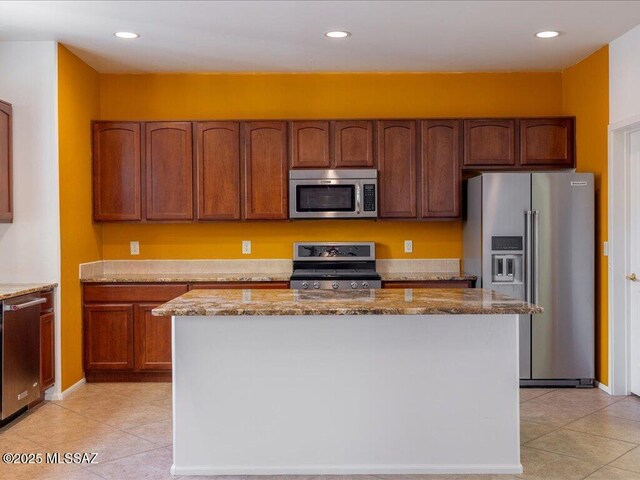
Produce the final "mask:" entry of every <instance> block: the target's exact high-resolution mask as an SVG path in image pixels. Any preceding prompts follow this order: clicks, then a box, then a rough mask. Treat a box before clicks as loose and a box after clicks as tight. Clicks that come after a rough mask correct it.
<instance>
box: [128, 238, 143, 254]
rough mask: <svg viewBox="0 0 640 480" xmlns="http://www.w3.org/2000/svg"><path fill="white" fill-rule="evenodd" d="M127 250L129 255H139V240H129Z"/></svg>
mask: <svg viewBox="0 0 640 480" xmlns="http://www.w3.org/2000/svg"><path fill="white" fill-rule="evenodd" d="M129 251H130V253H131V255H140V242H138V241H137V240H136V241H133V242H129Z"/></svg>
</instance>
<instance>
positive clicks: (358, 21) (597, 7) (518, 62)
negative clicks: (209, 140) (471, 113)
mask: <svg viewBox="0 0 640 480" xmlns="http://www.w3.org/2000/svg"><path fill="white" fill-rule="evenodd" d="M638 24H640V2H638V1H200V2H195V1H67V2H56V1H49V2H31V1H15V2H11V1H0V41H2V40H57V41H59V42H61V43H63V44H65V45H67V46H68V47H69V48H70V49H71V50H72V51H73V52H74V53H76V54H77V55H78V56H79V57H80V58H82V59H83V60H84V61H86V62H87V63H89V64H90V65H91V66H93V67H94V68H95V69H96V70H98V71H99V72H221V71H252V72H253V71H255V72H303V71H304V72H307V71H311V72H316V71H439V72H443V71H449V72H451V71H524V70H560V69H563V68H566V67H569V66H571V65H573V64H574V63H576V62H578V61H579V60H581V59H582V58H584V57H586V56H587V55H589V54H590V53H592V52H593V51H595V50H597V49H598V48H600V47H601V46H603V45H605V44H607V43H609V42H611V41H612V40H613V39H615V38H616V37H618V36H620V35H622V34H623V33H625V32H626V31H627V30H629V29H631V28H633V27H634V26H636V25H638ZM338 29H344V30H348V31H350V32H351V33H352V34H353V35H352V36H351V37H349V38H346V39H342V40H332V39H328V38H326V37H324V35H323V34H324V32H326V31H329V30H338ZM549 29H553V30H560V31H561V32H563V34H562V35H561V36H560V37H558V38H556V39H552V40H540V39H537V38H535V37H534V34H535V33H536V32H537V31H540V30H549ZM122 30H125V31H134V32H137V33H139V34H140V35H141V37H140V38H139V39H137V40H120V39H117V38H115V37H114V36H113V33H114V32H116V31H122Z"/></svg>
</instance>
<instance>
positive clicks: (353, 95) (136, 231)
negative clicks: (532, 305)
mask: <svg viewBox="0 0 640 480" xmlns="http://www.w3.org/2000/svg"><path fill="white" fill-rule="evenodd" d="M100 113H101V118H102V119H105V120H107V119H113V120H116V119H117V120H129V119H130V120H169V119H177V120H181V119H194V120H195V119H232V118H236V119H239V118H300V119H304V118H345V117H350V118H380V117H438V116H442V117H447V116H516V115H524V116H527V115H560V114H561V113H562V75H561V74H560V73H446V74H441V73H389V74H387V73H346V74H345V73H327V74H317V73H316V74H155V75H154V74H149V75H146V74H145V75H101V76H100ZM102 238H103V255H104V258H105V259H123V258H131V257H130V256H129V241H131V240H138V241H140V253H141V254H140V256H139V257H134V258H240V257H242V258H290V257H291V244H292V242H294V241H300V240H329V239H336V238H339V239H345V240H346V239H348V240H351V239H353V240H360V239H361V240H375V241H376V242H378V244H379V247H378V248H379V249H378V255H379V257H380V258H410V257H415V258H418V257H440V258H444V257H460V256H461V254H462V237H461V223H460V222H459V221H458V222H397V221H377V222H376V221H362V220H360V221H340V222H277V223H274V222H269V223H258V222H250V223H215V224H198V225H193V224H182V225H180V224H178V225H126V224H108V225H104V226H103V237H102ZM405 239H406V240H409V239H410V240H413V242H414V251H413V254H405V253H403V243H402V242H403V241H404V240H405ZM242 240H252V241H253V253H252V255H250V256H248V255H247V256H243V255H241V249H240V245H241V241H242Z"/></svg>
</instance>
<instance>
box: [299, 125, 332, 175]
mask: <svg viewBox="0 0 640 480" xmlns="http://www.w3.org/2000/svg"><path fill="white" fill-rule="evenodd" d="M290 125H291V128H290V132H291V133H290V136H289V138H290V140H291V149H290V153H291V168H329V167H330V166H331V155H330V148H329V122H291V124H290Z"/></svg>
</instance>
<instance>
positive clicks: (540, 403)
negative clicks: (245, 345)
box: [0, 383, 640, 480]
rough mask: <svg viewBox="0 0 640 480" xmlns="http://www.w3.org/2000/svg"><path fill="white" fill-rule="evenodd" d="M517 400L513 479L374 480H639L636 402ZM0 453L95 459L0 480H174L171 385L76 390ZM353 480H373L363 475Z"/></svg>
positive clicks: (430, 479) (19, 427) (26, 419)
mask: <svg viewBox="0 0 640 480" xmlns="http://www.w3.org/2000/svg"><path fill="white" fill-rule="evenodd" d="M520 397H521V398H520V400H521V424H522V432H521V434H522V435H521V436H522V464H523V465H524V474H523V475H517V476H514V475H445V476H443V475H424V476H404V477H403V476H380V477H379V478H381V479H383V480H384V479H387V478H388V479H389V480H403V479H407V480H439V479H458V480H460V479H493V480H513V479H516V478H524V479H540V480H555V479H558V480H574V479H575V480H578V479H583V478H588V479H590V480H640V398H638V397H611V396H609V395H607V394H605V393H604V392H602V391H600V390H598V389H590V390H575V389H556V390H552V389H524V390H521V392H520ZM4 452H40V453H43V454H45V453H46V452H97V453H98V454H99V455H98V461H99V463H98V464H94V465H52V464H48V465H47V464H39V465H6V464H3V463H0V479H1V480H5V479H6V480H9V479H11V480H22V479H28V480H36V479H37V480H39V479H50V480H100V479H108V480H129V479H131V480H143V479H144V480H150V479H153V480H156V479H158V480H161V479H168V480H171V479H177V478H179V477H173V476H171V474H170V473H169V468H170V466H171V385H170V384H166V383H156V384H149V383H146V384H140V383H102V384H96V383H94V384H89V385H84V386H82V387H81V388H79V389H78V390H76V391H75V392H73V393H72V394H71V395H69V396H68V397H67V398H66V399H65V400H63V401H60V402H48V403H46V404H44V405H42V406H40V407H38V408H37V409H34V410H33V411H32V412H30V413H28V414H27V415H25V416H23V417H22V418H21V419H19V420H18V421H17V422H14V423H13V424H11V425H9V426H7V427H5V428H3V429H1V430H0V453H4ZM183 478H187V477H183ZM192 478H210V477H192ZM217 478H218V479H221V480H231V478H230V477H226V478H225V477H217ZM339 478H341V477H328V478H327V480H333V479H339ZM289 479H292V480H293V479H295V480H306V479H311V477H289ZM270 480H273V477H272V478H271V479H270ZM314 480H323V478H322V477H315V478H314ZM357 480H377V479H376V477H373V476H366V475H365V476H358V477H357Z"/></svg>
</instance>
